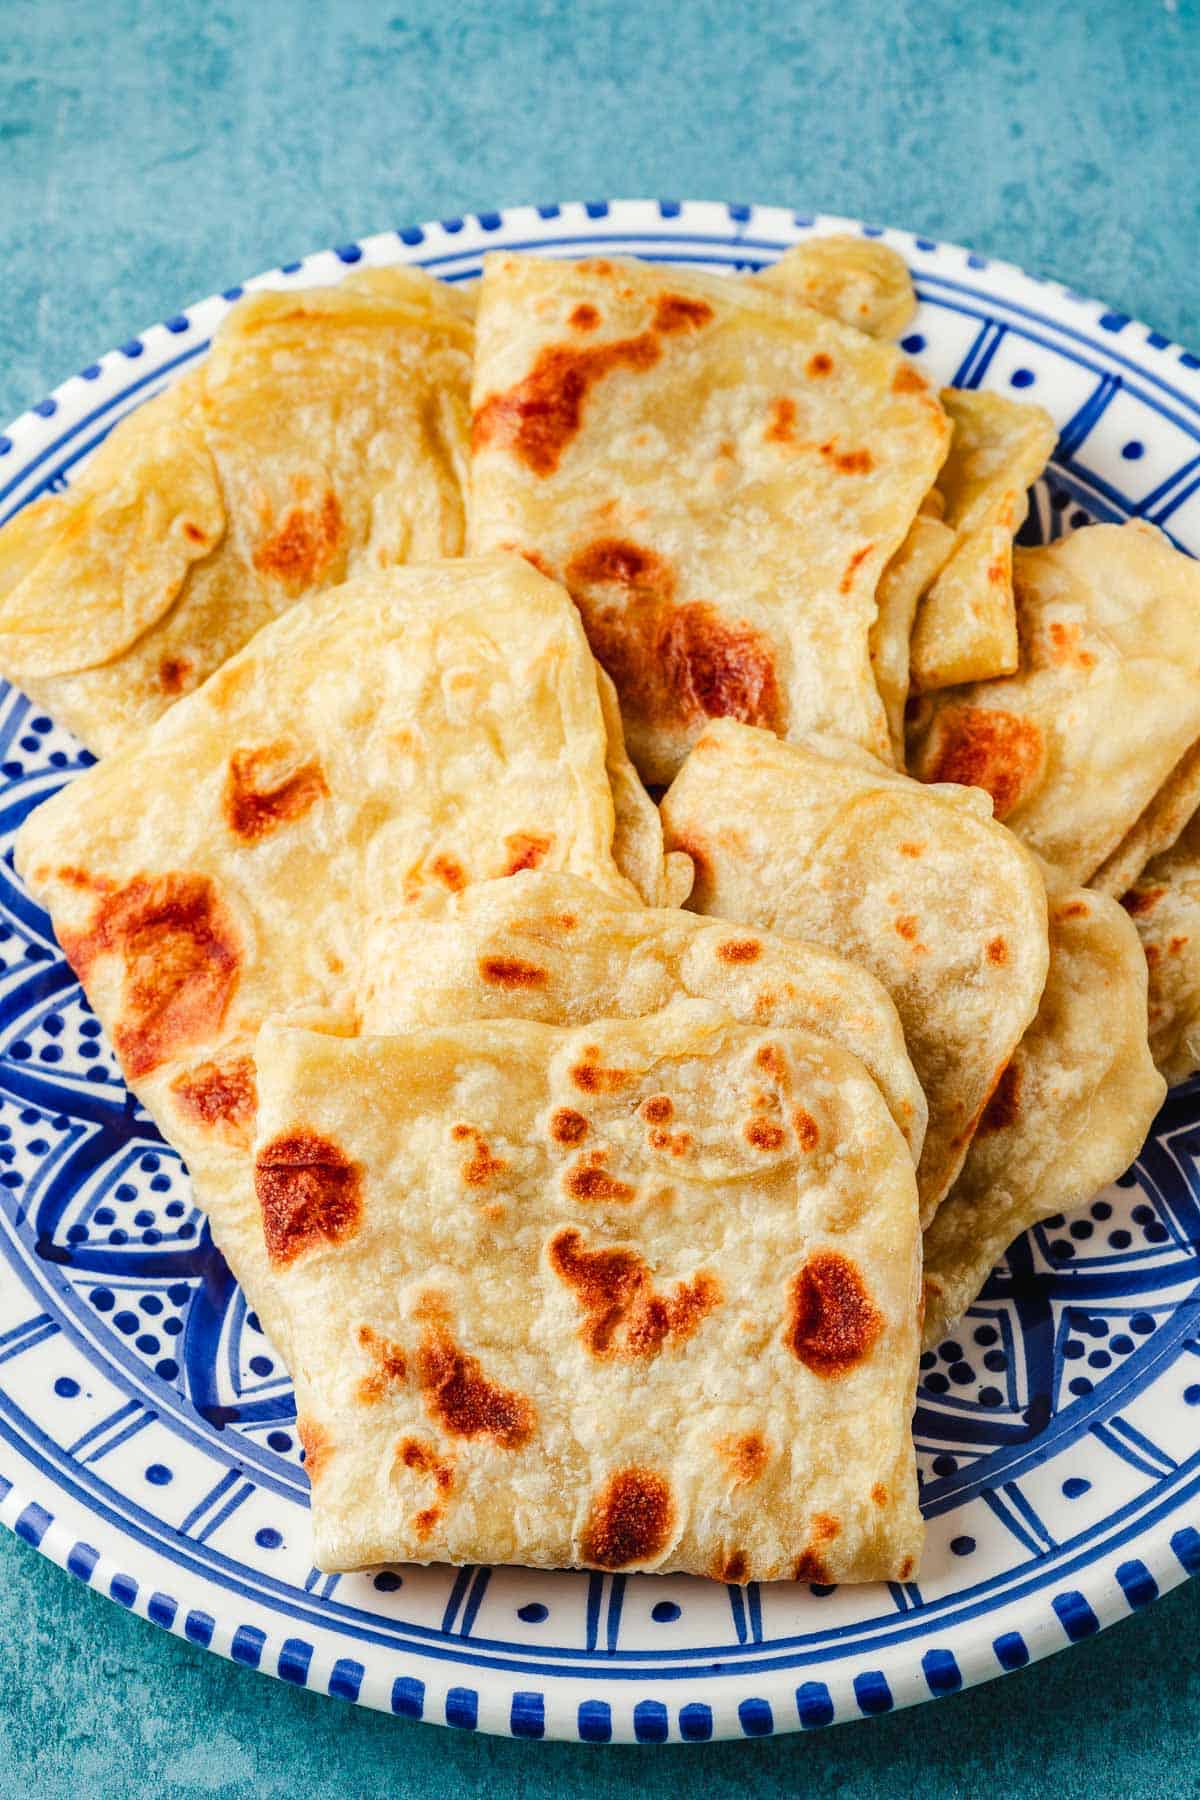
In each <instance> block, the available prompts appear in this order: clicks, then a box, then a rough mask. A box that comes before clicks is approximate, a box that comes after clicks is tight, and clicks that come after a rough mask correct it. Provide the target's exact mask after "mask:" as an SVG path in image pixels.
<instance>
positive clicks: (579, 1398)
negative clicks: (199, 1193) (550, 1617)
mask: <svg viewBox="0 0 1200 1800" xmlns="http://www.w3.org/2000/svg"><path fill="white" fill-rule="evenodd" d="M256 1070H257V1081H258V1089H259V1117H258V1135H257V1138H256V1143H255V1173H256V1181H257V1187H258V1194H259V1199H260V1203H261V1207H262V1212H263V1217H264V1221H265V1225H266V1231H267V1242H268V1246H269V1248H270V1251H271V1255H272V1271H271V1277H270V1279H271V1284H272V1291H273V1295H274V1296H275V1304H276V1306H277V1307H278V1309H279V1310H280V1311H282V1312H284V1313H286V1315H287V1317H288V1319H289V1321H290V1331H289V1335H290V1336H291V1338H292V1339H293V1340H294V1342H295V1343H296V1344H297V1346H302V1348H301V1350H300V1354H299V1355H298V1356H297V1358H296V1362H295V1376H296V1392H297V1405H298V1410H299V1415H300V1431H301V1435H302V1439H303V1442H304V1444H305V1448H306V1457H307V1467H308V1471H309V1475H310V1479H311V1482H312V1491H313V1528H314V1540H315V1545H314V1551H313V1555H314V1559H315V1561H316V1563H317V1565H318V1566H319V1567H322V1568H327V1569H347V1568H361V1567H364V1566H370V1565H372V1564H376V1563H379V1562H392V1561H417V1562H429V1561H441V1562H484V1563H524V1564H532V1565H535V1566H543V1567H551V1568H555V1567H561V1566H564V1565H584V1566H588V1567H592V1568H602V1569H659V1570H686V1571H688V1572H690V1573H693V1574H697V1575H709V1576H713V1577H716V1578H717V1579H719V1580H725V1581H736V1582H744V1581H750V1580H772V1579H775V1578H777V1577H788V1576H794V1577H798V1578H801V1579H806V1580H810V1581H850V1580H874V1579H879V1578H881V1577H885V1576H886V1577H893V1578H896V1579H907V1577H908V1576H910V1575H912V1574H913V1573H914V1571H915V1568H916V1561H917V1558H918V1556H919V1554H920V1546H921V1520H920V1514H919V1512H918V1509H917V1501H916V1480H915V1466H914V1457H913V1447H912V1436H911V1428H910V1420H911V1413H912V1405H913V1395H914V1388H915V1379H916V1358H917V1338H918V1324H917V1315H918V1303H919V1288H920V1247H919V1234H918V1227H917V1200H916V1187H915V1179H914V1174H913V1167H912V1161H911V1158H910V1156H909V1153H908V1150H907V1147H906V1146H905V1143H904V1140H903V1139H902V1138H901V1136H900V1133H899V1132H898V1131H897V1129H896V1127H895V1124H894V1122H893V1120H892V1119H891V1117H890V1115H889V1113H888V1111H887V1108H886V1107H885V1106H884V1104H883V1101H882V1099H881V1097H880V1094H879V1091H878V1089H877V1088H876V1086H875V1083H874V1082H873V1081H872V1079H871V1077H870V1076H869V1075H868V1074H867V1072H866V1070H865V1069H864V1068H863V1066H862V1064H861V1063H859V1062H858V1061H857V1060H856V1059H855V1058H854V1057H852V1056H851V1055H849V1053H848V1052H846V1051H844V1050H841V1049H839V1048H838V1047H836V1046H835V1045H833V1044H831V1043H830V1042H829V1040H827V1039H824V1038H818V1037H813V1036H810V1035H808V1034H806V1033H804V1032H801V1031H797V1030H780V1029H774V1028H769V1027H764V1026H753V1025H743V1024H737V1023H734V1022H732V1021H730V1020H729V1019H728V1018H727V1017H726V1016H725V1015H724V1014H723V1013H722V1012H720V1010H719V1009H717V1008H715V1007H712V1006H710V1005H708V1004H706V1003H704V1002H702V1001H681V1002H677V1003H676V1004H675V1005H674V1006H672V1007H670V1008H668V1009H667V1010H665V1011H663V1012H660V1013H657V1014H652V1015H650V1016H649V1017H647V1018H644V1019H636V1020H603V1021H594V1022H592V1023H590V1024H587V1025H585V1026H582V1027H579V1028H576V1029H566V1028H562V1027H555V1026H548V1025H540V1024H536V1023H533V1022H530V1021H528V1020H488V1021H486V1022H485V1023H476V1024H468V1025H460V1026H453V1027H445V1028H443V1029H441V1030H430V1031H418V1032H411V1033H408V1034H405V1035H403V1036H397V1037H388V1038H354V1039H343V1038H335V1037H330V1036H325V1035H320V1034H317V1033H313V1032H308V1031H303V1030H297V1029H294V1028H292V1027H289V1026H288V1025H286V1024H279V1023H270V1024H268V1025H267V1026H265V1027H264V1029H263V1031H262V1033H261V1034H260V1037H259V1039H258V1046H257V1051H256ZM772 1101H773V1103H774V1107H775V1109H776V1110H777V1111H778V1114H779V1117H780V1119H781V1120H782V1126H781V1130H780V1133H779V1135H777V1136H776V1135H772V1136H770V1137H769V1138H768V1137H767V1136H766V1135H764V1134H763V1133H762V1131H761V1121H762V1120H763V1119H764V1118H765V1117H766V1116H767V1114H766V1108H765V1106H764V1102H766V1103H770V1102H772ZM666 1119H669V1127H665V1126H664V1125H663V1123H662V1121H663V1120H666Z"/></svg>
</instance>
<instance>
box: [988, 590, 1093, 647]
mask: <svg viewBox="0 0 1200 1800" xmlns="http://www.w3.org/2000/svg"><path fill="white" fill-rule="evenodd" d="M988 574H989V575H990V574H991V570H990V569H989V570H988ZM1082 637H1083V627H1082V625H1078V624H1070V625H1066V624H1064V623H1063V622H1062V620H1060V619H1054V620H1052V621H1051V624H1050V628H1049V638H1050V661H1051V662H1053V663H1065V664H1067V665H1069V666H1073V667H1074V668H1077V669H1090V668H1093V667H1094V666H1095V662H1096V658H1095V657H1094V656H1093V655H1092V653H1091V651H1090V650H1084V649H1082V648H1081V647H1080V643H1081V639H1082Z"/></svg>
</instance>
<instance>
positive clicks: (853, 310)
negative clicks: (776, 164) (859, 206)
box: [755, 232, 917, 338]
mask: <svg viewBox="0 0 1200 1800" xmlns="http://www.w3.org/2000/svg"><path fill="white" fill-rule="evenodd" d="M755 279H756V280H757V281H761V282H765V283H766V284H767V285H768V286H769V287H774V288H779V289H781V290H782V291H783V292H784V293H788V294H791V295H793V296H794V298H795V299H797V300H800V301H802V302H803V304H804V305H805V306H811V307H813V308H814V309H815V310H816V311H817V312H822V313H825V314H826V316H827V317H828V318H831V319H840V320H841V322H842V324H843V325H853V326H854V328H855V329H856V330H857V331H865V332H867V333H868V334H869V335H870V336H871V337H877V338H898V337H899V336H900V333H901V332H902V331H903V330H904V328H905V326H906V325H907V324H909V322H910V321H911V319H912V316H913V314H914V313H915V312H916V310H917V296H916V295H915V294H914V293H913V284H912V276H911V275H910V274H909V272H908V264H907V263H906V262H905V260H904V258H903V257H902V256H901V255H900V254H899V252H898V251H896V250H892V249H889V247H888V246H887V245H886V244H881V243H879V242H878V240H873V239H871V238H861V237H851V236H850V235H849V234H848V233H847V232H835V233H833V234H831V235H830V236H829V237H810V238H805V239H804V240H803V241H802V242H801V243H799V244H793V246H792V248H791V249H790V250H785V251H784V253H783V255H782V256H781V257H780V258H779V261H778V262H774V263H771V264H770V265H769V267H767V268H765V269H760V270H759V272H758V274H757V276H756V277H755Z"/></svg>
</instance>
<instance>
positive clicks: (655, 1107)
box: [640, 1094, 675, 1125]
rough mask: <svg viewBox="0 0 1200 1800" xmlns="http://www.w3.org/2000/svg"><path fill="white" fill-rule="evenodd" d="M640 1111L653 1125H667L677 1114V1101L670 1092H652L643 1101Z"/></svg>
mask: <svg viewBox="0 0 1200 1800" xmlns="http://www.w3.org/2000/svg"><path fill="white" fill-rule="evenodd" d="M640 1111H641V1115H642V1117H643V1119H646V1120H648V1121H649V1123H650V1124H651V1125H666V1124H668V1123H669V1122H670V1120H671V1119H672V1118H674V1116H675V1103H674V1101H673V1100H672V1099H671V1096H670V1095H669V1094H651V1095H650V1097H649V1099H648V1100H643V1101H642V1104H641V1108H640Z"/></svg>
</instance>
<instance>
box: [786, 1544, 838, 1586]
mask: <svg viewBox="0 0 1200 1800" xmlns="http://www.w3.org/2000/svg"><path fill="white" fill-rule="evenodd" d="M792 1575H793V1577H794V1579H795V1580H796V1581H815V1582H816V1584H817V1586H818V1587H829V1586H830V1585H831V1580H830V1574H829V1565H828V1564H827V1563H826V1562H824V1561H823V1559H822V1558H821V1556H820V1555H819V1553H818V1552H817V1551H816V1550H812V1549H809V1550H803V1551H801V1553H800V1556H799V1558H798V1559H797V1562H796V1566H795V1568H794V1569H793V1570H792Z"/></svg>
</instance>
